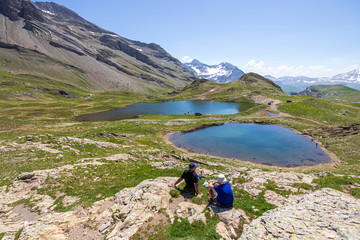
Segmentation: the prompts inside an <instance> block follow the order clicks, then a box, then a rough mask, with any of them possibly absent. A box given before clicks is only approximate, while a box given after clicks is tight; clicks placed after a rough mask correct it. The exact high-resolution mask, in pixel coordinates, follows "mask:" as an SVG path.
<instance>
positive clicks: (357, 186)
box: [313, 174, 360, 198]
mask: <svg viewBox="0 0 360 240" xmlns="http://www.w3.org/2000/svg"><path fill="white" fill-rule="evenodd" d="M313 183H316V184H317V186H316V189H321V188H332V189H335V190H338V191H342V192H348V193H350V194H351V195H352V196H354V197H357V198H360V179H359V178H356V177H350V176H335V175H333V174H328V175H326V176H325V177H322V178H317V179H314V180H313Z"/></svg>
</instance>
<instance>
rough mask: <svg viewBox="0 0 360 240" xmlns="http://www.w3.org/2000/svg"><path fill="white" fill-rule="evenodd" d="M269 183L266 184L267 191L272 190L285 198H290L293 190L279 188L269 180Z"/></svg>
mask: <svg viewBox="0 0 360 240" xmlns="http://www.w3.org/2000/svg"><path fill="white" fill-rule="evenodd" d="M267 181H268V182H267V183H265V184H264V187H265V188H266V189H267V190H271V191H274V192H276V193H277V194H279V195H281V196H283V197H286V198H287V197H289V195H290V194H291V193H292V192H291V190H286V189H285V188H284V187H279V186H277V185H276V184H275V182H274V181H271V180H267Z"/></svg>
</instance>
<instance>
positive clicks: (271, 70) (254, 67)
mask: <svg viewBox="0 0 360 240" xmlns="http://www.w3.org/2000/svg"><path fill="white" fill-rule="evenodd" d="M243 70H244V71H245V72H256V73H258V74H261V75H271V76H273V77H281V76H308V77H326V76H331V75H333V74H334V71H333V69H331V68H328V67H326V66H323V65H311V66H302V65H300V66H289V65H285V64H284V65H280V66H277V67H270V66H266V64H265V63H264V61H259V62H256V61H255V60H253V59H252V60H250V61H249V62H248V63H247V64H246V65H245V66H244V67H243Z"/></svg>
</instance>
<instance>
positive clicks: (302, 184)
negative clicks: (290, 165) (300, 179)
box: [292, 183, 314, 190]
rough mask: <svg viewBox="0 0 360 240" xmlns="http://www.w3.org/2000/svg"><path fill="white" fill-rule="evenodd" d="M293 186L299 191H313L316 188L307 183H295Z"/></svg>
mask: <svg viewBox="0 0 360 240" xmlns="http://www.w3.org/2000/svg"><path fill="white" fill-rule="evenodd" d="M292 186H293V187H295V188H298V189H300V188H302V189H305V190H313V188H314V187H313V186H312V185H310V184H307V183H293V185H292Z"/></svg>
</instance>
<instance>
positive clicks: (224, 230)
mask: <svg viewBox="0 0 360 240" xmlns="http://www.w3.org/2000/svg"><path fill="white" fill-rule="evenodd" d="M165 163H166V162H164V164H165ZM87 164H99V163H97V162H96V161H95V162H91V163H87ZM160 165H161V164H160ZM72 167H73V166H63V167H60V168H57V169H50V170H41V171H34V172H32V173H24V174H22V175H20V176H19V177H18V178H17V179H16V180H15V181H14V182H13V184H12V185H10V186H9V187H8V188H6V187H2V188H0V233H5V235H4V237H3V239H6V240H7V239H14V237H15V235H16V234H18V236H17V237H18V239H104V237H106V239H113V240H115V239H130V238H131V237H134V236H135V234H137V233H138V232H139V231H141V230H143V229H146V226H147V225H148V224H149V222H154V221H155V223H156V221H157V223H158V224H171V223H173V222H174V221H177V220H178V219H179V218H180V219H181V218H186V219H188V221H189V222H190V223H193V222H195V221H202V222H204V223H205V224H206V220H207V219H206V215H205V212H210V213H211V215H212V216H216V217H217V218H218V219H219V222H218V223H217V225H216V232H217V233H218V234H219V235H220V236H222V238H223V239H247V240H248V239H360V200H359V199H356V198H353V197H351V196H350V195H348V194H346V193H342V192H339V191H336V190H333V189H329V188H323V189H320V190H317V191H315V192H312V191H311V190H304V189H301V191H300V190H299V189H298V188H296V187H294V183H299V184H300V183H303V184H309V185H311V184H312V181H313V179H315V178H318V177H319V176H316V175H312V174H302V173H290V172H268V171H261V170H259V169H247V168H241V169H236V168H231V169H230V170H229V172H228V176H229V179H230V180H231V181H233V187H234V188H237V189H242V190H244V191H246V192H248V193H249V194H251V196H254V197H257V196H258V195H259V194H260V193H261V192H263V191H265V190H264V185H265V184H266V183H269V182H273V183H276V185H277V187H278V188H281V189H285V190H286V191H290V192H292V193H295V192H297V193H296V194H293V195H290V196H289V197H288V198H286V197H283V196H281V195H279V194H278V193H276V192H275V191H272V190H269V189H267V190H266V191H265V193H264V197H265V199H266V201H267V202H269V203H272V204H273V205H275V206H277V208H275V209H273V210H270V211H267V212H265V213H264V214H263V215H262V216H260V217H258V218H256V219H254V220H252V218H251V217H249V216H247V214H246V213H245V212H244V211H243V210H242V209H235V208H232V209H222V208H218V207H216V206H213V205H204V204H195V203H192V202H191V201H189V200H188V199H184V198H183V197H182V196H181V197H177V198H173V197H171V195H170V191H171V187H170V184H171V183H172V182H174V181H175V180H176V179H177V178H171V177H159V178H156V179H148V180H145V181H143V182H141V183H140V184H138V185H137V186H136V187H133V188H125V189H123V190H121V191H120V192H118V193H117V194H115V196H112V197H109V198H106V199H103V200H101V201H98V202H95V203H94V204H93V205H92V206H91V207H89V208H86V209H84V208H82V207H80V206H77V207H75V209H74V210H72V211H68V212H64V213H62V212H56V211H54V206H55V200H54V199H52V198H51V197H50V196H47V195H40V194H38V192H37V191H36V189H37V188H39V187H41V186H42V184H43V183H44V181H45V179H46V178H48V177H54V178H56V177H57V176H58V174H59V172H60V171H64V170H66V169H67V168H72ZM160 167H161V166H160ZM209 174H210V173H209ZM214 174H216V172H214ZM237 178H242V179H244V181H245V182H243V183H237V184H235V179H237ZM204 197H206V196H204ZM29 198H31V199H32V203H31V204H27V205H24V204H21V199H29ZM19 201H20V204H19ZM64 201H67V202H70V203H71V197H68V196H66V197H65V198H64ZM162 220H164V221H162Z"/></svg>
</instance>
